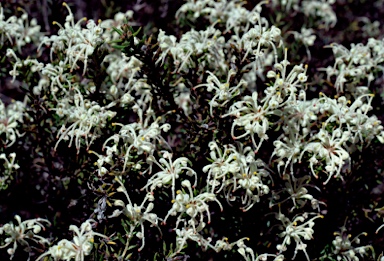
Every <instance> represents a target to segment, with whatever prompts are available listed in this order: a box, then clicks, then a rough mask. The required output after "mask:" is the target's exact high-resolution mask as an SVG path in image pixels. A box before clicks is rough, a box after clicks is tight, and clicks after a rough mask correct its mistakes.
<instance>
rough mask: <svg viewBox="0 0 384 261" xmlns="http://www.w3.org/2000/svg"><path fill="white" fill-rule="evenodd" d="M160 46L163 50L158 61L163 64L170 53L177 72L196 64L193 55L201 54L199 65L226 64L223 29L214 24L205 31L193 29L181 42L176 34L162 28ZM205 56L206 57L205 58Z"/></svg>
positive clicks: (184, 35)
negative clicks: (192, 58)
mask: <svg viewBox="0 0 384 261" xmlns="http://www.w3.org/2000/svg"><path fill="white" fill-rule="evenodd" d="M158 40H159V46H160V49H161V50H162V54H161V56H160V57H159V58H158V59H157V61H156V63H160V64H161V65H162V64H163V63H164V60H165V58H166V57H167V55H168V53H170V54H171V55H172V57H173V59H174V61H173V62H174V65H175V72H180V71H185V72H186V71H188V68H193V67H194V66H196V64H194V63H193V61H192V60H191V55H192V54H194V55H197V56H201V57H202V58H201V61H204V60H206V62H205V61H204V62H201V64H200V63H199V67H202V68H207V67H208V68H209V67H210V66H213V68H216V67H218V68H222V70H224V69H225V67H224V68H223V66H224V64H225V63H223V61H224V59H225V58H224V53H223V46H224V42H225V40H224V37H223V36H221V31H220V30H218V29H215V28H214V26H213V25H212V26H210V27H208V28H207V29H206V30H204V31H195V30H193V29H192V30H191V31H188V32H186V33H185V34H183V35H182V36H181V39H180V41H179V43H177V39H176V37H175V36H173V35H171V36H168V35H166V34H165V32H164V31H162V30H160V33H159V36H158ZM203 57H204V58H205V59H203Z"/></svg>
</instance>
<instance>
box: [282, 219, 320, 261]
mask: <svg viewBox="0 0 384 261" xmlns="http://www.w3.org/2000/svg"><path fill="white" fill-rule="evenodd" d="M317 218H323V216H321V215H316V216H314V217H312V218H309V219H308V213H304V214H302V215H296V216H295V217H294V218H293V220H292V221H291V220H290V219H289V218H288V217H286V216H285V215H284V214H282V213H281V212H279V213H277V214H276V219H277V220H279V221H281V223H282V225H280V229H281V230H283V232H281V233H280V234H279V237H281V238H284V239H283V242H282V243H281V244H278V245H277V247H276V248H277V250H278V251H279V252H280V253H282V252H284V251H286V250H287V245H290V244H291V243H292V242H294V243H295V244H296V247H295V254H294V256H293V257H292V259H295V256H296V254H297V251H298V250H301V251H303V252H304V254H305V256H306V257H307V260H308V261H309V260H310V258H309V256H308V254H307V251H306V248H307V245H306V244H305V243H304V242H303V240H311V239H312V237H313V233H314V232H315V231H314V230H313V226H314V225H315V222H313V220H315V219H317ZM298 222H299V223H301V224H298Z"/></svg>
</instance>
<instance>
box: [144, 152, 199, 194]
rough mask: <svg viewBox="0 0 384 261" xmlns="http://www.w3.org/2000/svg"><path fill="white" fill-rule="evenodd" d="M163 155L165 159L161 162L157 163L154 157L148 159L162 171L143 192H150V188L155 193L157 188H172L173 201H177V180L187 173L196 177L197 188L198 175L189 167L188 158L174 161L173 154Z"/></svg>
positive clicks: (148, 183) (164, 153)
mask: <svg viewBox="0 0 384 261" xmlns="http://www.w3.org/2000/svg"><path fill="white" fill-rule="evenodd" d="M162 153H163V157H162V158H161V159H159V161H157V160H156V159H155V158H154V157H153V156H150V159H148V160H149V161H151V162H154V163H155V164H156V165H157V166H158V167H159V168H160V169H161V170H160V171H159V172H157V173H155V174H154V175H153V176H151V178H150V179H149V180H148V182H147V184H146V185H145V186H144V187H143V188H142V190H143V189H147V190H148V188H149V191H150V192H151V193H153V191H154V190H155V189H156V187H163V186H164V187H168V186H171V187H172V199H175V197H176V196H175V186H176V180H177V179H178V178H179V176H180V174H182V173H183V172H184V171H186V174H187V175H188V176H195V183H194V185H193V186H196V184H197V174H196V172H195V171H194V170H193V169H192V168H190V167H188V163H191V162H190V161H189V160H188V159H187V158H185V157H180V158H177V159H176V160H174V161H172V153H169V152H167V151H162ZM148 160H147V161H148Z"/></svg>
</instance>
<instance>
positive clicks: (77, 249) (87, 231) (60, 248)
mask: <svg viewBox="0 0 384 261" xmlns="http://www.w3.org/2000/svg"><path fill="white" fill-rule="evenodd" d="M95 223H96V222H95V221H94V220H92V219H88V220H86V221H84V222H83V223H82V224H81V226H80V228H79V227H77V226H75V225H70V226H69V230H70V231H72V232H73V233H74V236H73V240H72V241H69V240H67V239H62V240H60V241H59V242H58V243H57V244H56V245H54V246H51V247H50V248H49V250H48V251H47V252H45V253H43V254H42V255H40V256H39V257H38V258H37V259H36V260H42V258H43V257H46V256H51V257H52V258H53V259H54V260H67V261H69V260H73V259H75V260H76V261H84V257H85V256H88V255H89V254H90V253H91V250H92V248H93V242H94V237H95V236H99V237H102V238H105V239H108V237H107V236H105V235H103V234H100V233H97V232H94V231H93V228H92V226H93V225H94V224H95Z"/></svg>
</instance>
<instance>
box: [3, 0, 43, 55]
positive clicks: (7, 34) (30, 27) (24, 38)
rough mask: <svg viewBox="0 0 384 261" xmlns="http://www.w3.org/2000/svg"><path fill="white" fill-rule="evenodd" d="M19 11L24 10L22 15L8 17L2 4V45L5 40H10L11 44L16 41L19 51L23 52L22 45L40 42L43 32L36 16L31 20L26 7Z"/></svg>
mask: <svg viewBox="0 0 384 261" xmlns="http://www.w3.org/2000/svg"><path fill="white" fill-rule="evenodd" d="M18 11H20V12H22V15H21V16H20V17H16V16H11V17H8V18H7V19H6V18H5V15H4V9H3V7H2V6H1V4H0V47H1V46H3V45H5V40H8V41H9V42H10V43H11V45H12V44H13V41H15V44H16V46H17V48H18V51H19V52H21V47H23V46H25V45H26V44H29V43H35V44H36V43H38V42H39V41H40V40H41V37H42V36H43V34H42V33H41V32H40V25H38V24H37V20H36V19H35V18H32V19H31V20H30V21H29V20H28V14H27V12H26V11H25V10H24V9H22V8H20V7H19V8H18Z"/></svg>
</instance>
